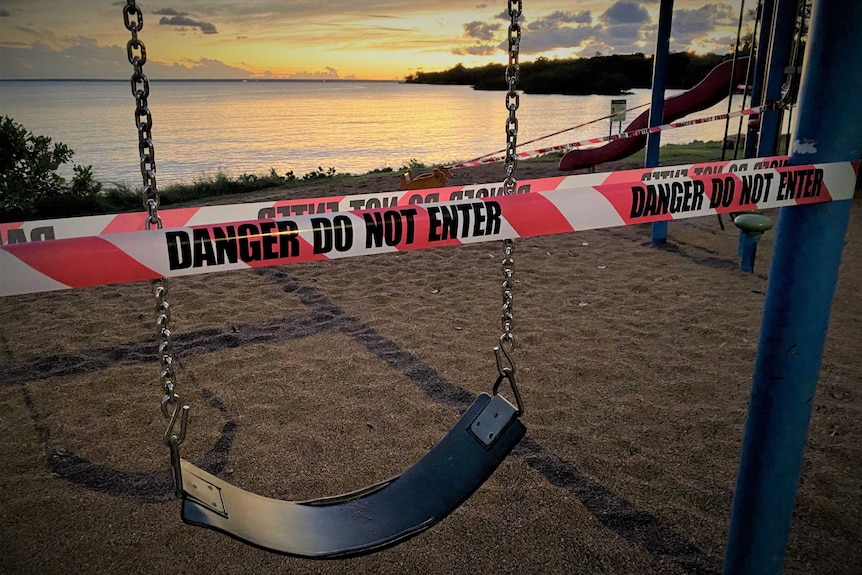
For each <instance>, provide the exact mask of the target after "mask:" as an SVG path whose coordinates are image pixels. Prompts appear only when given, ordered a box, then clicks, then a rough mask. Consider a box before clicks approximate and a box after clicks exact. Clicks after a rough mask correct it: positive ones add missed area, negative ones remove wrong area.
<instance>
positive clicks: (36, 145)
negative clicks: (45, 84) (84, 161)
mask: <svg viewBox="0 0 862 575" xmlns="http://www.w3.org/2000/svg"><path fill="white" fill-rule="evenodd" d="M74 155H75V152H74V151H73V150H72V149H71V148H69V147H68V146H67V145H65V144H63V143H60V142H58V143H52V141H51V138H49V137H47V136H35V135H33V133H32V132H29V131H28V130H27V129H26V128H24V126H22V125H20V124H18V123H16V122H15V121H14V120H13V119H12V118H10V117H8V116H2V117H0V220H2V221H11V220H16V219H31V218H35V217H51V216H75V215H81V214H82V213H87V212H88V210H90V209H92V208H93V207H94V206H96V205H98V204H99V202H100V199H99V193H100V192H101V190H102V185H101V184H100V183H98V182H96V181H95V180H94V179H93V171H92V170H93V167H92V166H79V165H74V166H73V172H74V174H75V175H74V176H73V177H72V181H71V183H67V182H66V178H64V177H62V176H61V175H60V174H58V173H57V170H58V169H59V168H60V166H62V165H63V164H66V163H68V162H70V161H71V160H72V156H74Z"/></svg>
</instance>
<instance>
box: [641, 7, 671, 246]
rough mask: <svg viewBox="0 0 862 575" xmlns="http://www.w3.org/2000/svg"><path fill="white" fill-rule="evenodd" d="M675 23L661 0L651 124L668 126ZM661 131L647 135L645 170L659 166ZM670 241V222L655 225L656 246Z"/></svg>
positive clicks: (654, 61)
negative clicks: (667, 88) (666, 94)
mask: <svg viewBox="0 0 862 575" xmlns="http://www.w3.org/2000/svg"><path fill="white" fill-rule="evenodd" d="M672 20H673V0H661V5H660V6H659V16H658V36H657V38H656V41H655V58H654V59H653V66H652V99H651V100H650V108H649V125H650V127H652V126H661V125H662V124H663V123H664V90H665V86H666V85H667V61H668V56H669V55H670V29H671V21H672ZM660 145H661V132H656V133H654V134H649V135H647V147H646V159H645V160H644V167H645V168H654V167H656V166H658V160H659V146H660ZM665 242H667V222H656V223H654V224H653V225H652V243H654V244H663V243H665Z"/></svg>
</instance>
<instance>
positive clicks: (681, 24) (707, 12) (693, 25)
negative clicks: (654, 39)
mask: <svg viewBox="0 0 862 575" xmlns="http://www.w3.org/2000/svg"><path fill="white" fill-rule="evenodd" d="M738 18H739V14H738V13H737V11H736V9H735V8H733V7H732V6H729V5H728V4H706V5H705V6H702V7H701V8H697V9H695V10H676V11H675V12H674V14H673V35H674V36H694V35H703V34H705V33H707V32H711V31H713V30H715V29H716V28H717V27H719V26H734V25H736V23H737V20H738Z"/></svg>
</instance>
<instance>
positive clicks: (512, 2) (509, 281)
mask: <svg viewBox="0 0 862 575" xmlns="http://www.w3.org/2000/svg"><path fill="white" fill-rule="evenodd" d="M522 8H523V2H522V0H509V17H510V19H511V23H510V24H509V64H508V66H506V84H507V85H508V92H507V93H506V108H507V109H508V110H509V117H508V118H507V119H506V160H505V161H506V179H505V180H504V181H503V191H504V194H505V195H511V194H514V193H515V188H516V186H517V181H516V180H515V176H514V173H515V165H516V163H517V155H516V151H517V147H518V116H517V111H518V106H519V105H520V95H519V94H518V91H517V86H518V79H519V77H520V71H521V67H520V64H519V63H518V57H519V53H520V47H521V26H520V24H519V23H518V20H519V19H520V17H521V13H522ZM513 252H514V243H513V242H512V239H511V238H507V239H506V240H505V244H504V257H503V261H502V268H503V283H502V288H503V314H502V316H501V318H500V323H501V327H502V329H503V334H502V335H501V336H500V345H499V346H496V347H494V354H495V355H496V358H497V372H498V373H499V377H497V381H496V383H495V384H494V391H493V392H494V394H496V393H497V390H498V388H499V387H500V384H501V383H502V382H503V380H507V381H508V382H509V385H510V386H511V387H512V392H513V393H514V394H515V400H516V404H517V412H516V413H517V415H521V414H522V413H523V412H524V407H523V404H522V402H521V394H520V392H519V391H518V386H517V385H516V384H515V362H514V360H513V359H512V352H513V351H514V350H515V334H514V332H513V329H514V325H515V316H514V313H513V299H514V295H513V288H514V285H515V260H514V258H513Z"/></svg>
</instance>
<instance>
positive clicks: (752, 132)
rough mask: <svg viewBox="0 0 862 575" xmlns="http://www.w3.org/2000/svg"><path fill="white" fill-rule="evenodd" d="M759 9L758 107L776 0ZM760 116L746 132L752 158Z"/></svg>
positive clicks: (754, 102)
mask: <svg viewBox="0 0 862 575" xmlns="http://www.w3.org/2000/svg"><path fill="white" fill-rule="evenodd" d="M758 9H759V10H760V11H761V12H760V14H761V17H760V36H759V37H758V39H757V58H755V60H754V77H753V78H752V80H751V107H752V108H756V107H757V106H759V105H760V104H761V102H762V101H763V83H764V82H763V81H764V75H765V73H766V62H767V61H768V60H769V39H770V38H771V37H772V16H773V13H774V12H775V0H762V2H761V4H760V6H759V7H758ZM759 123H760V116H753V117H752V119H751V120H749V122H748V130H747V132H746V134H745V148H744V150H745V154H744V156H743V157H745V158H752V157H754V154H755V153H756V152H757V134H758V132H759V131H760V127H759Z"/></svg>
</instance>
